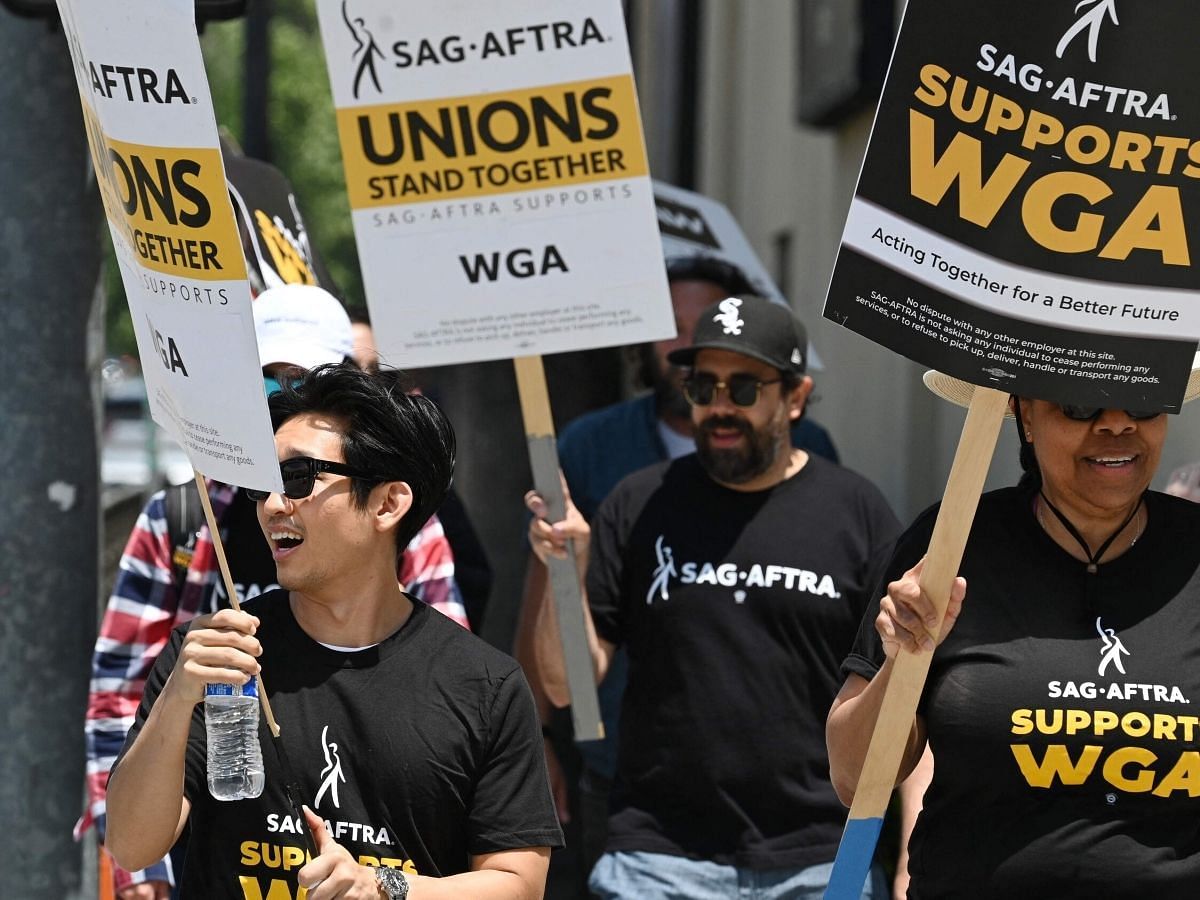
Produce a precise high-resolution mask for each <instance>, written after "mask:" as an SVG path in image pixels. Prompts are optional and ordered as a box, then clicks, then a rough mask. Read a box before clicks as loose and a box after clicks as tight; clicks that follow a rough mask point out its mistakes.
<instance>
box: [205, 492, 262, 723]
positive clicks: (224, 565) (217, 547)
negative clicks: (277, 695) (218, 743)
mask: <svg viewBox="0 0 1200 900" xmlns="http://www.w3.org/2000/svg"><path fill="white" fill-rule="evenodd" d="M193 473H194V474H195V477H196V490H197V491H199V493H200V505H201V506H203V507H204V520H205V521H206V522H207V523H208V534H209V537H210V538H211V540H212V545H213V550H214V551H216V554H217V565H218V566H220V568H221V579H222V581H223V582H224V584H225V594H226V596H228V597H229V605H230V606H232V607H233V608H234V609H236V610H238V611H239V612H240V611H241V609H242V605H241V603H240V602H239V601H238V595H237V589H236V588H235V587H234V584H233V576H232V575H231V574H230V573H229V562H228V560H227V559H226V558H225V543H224V541H222V540H221V531H220V529H219V528H217V517H216V516H215V515H214V514H213V508H212V501H211V500H209V499H208V485H207V484H206V483H205V481H204V476H203V475H202V474H201V473H200V470H199V469H193ZM258 698H259V701H260V702H261V703H262V710H263V715H264V716H266V719H267V727H268V728H270V729H271V734H272V735H273V736H274V737H279V723H278V722H276V721H275V714H274V713H273V712H271V701H270V700H268V699H267V689H266V687H265V686H264V685H263V680H262V673H261V672H259V673H258Z"/></svg>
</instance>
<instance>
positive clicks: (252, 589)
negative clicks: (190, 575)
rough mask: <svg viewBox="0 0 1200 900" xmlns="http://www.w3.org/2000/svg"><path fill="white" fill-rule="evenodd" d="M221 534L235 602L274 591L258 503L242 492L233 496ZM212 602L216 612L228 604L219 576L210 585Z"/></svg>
mask: <svg viewBox="0 0 1200 900" xmlns="http://www.w3.org/2000/svg"><path fill="white" fill-rule="evenodd" d="M221 531H222V533H223V534H224V535H225V544H224V546H225V559H226V561H227V562H228V563H229V574H230V575H232V576H233V586H234V588H236V589H237V592H238V602H239V603H245V602H246V601H247V600H251V599H253V598H255V597H257V596H258V595H259V594H265V593H266V592H267V591H273V590H277V589H278V588H279V585H278V584H277V583H276V581H275V579H276V578H277V577H278V576H277V574H276V568H275V560H274V559H273V558H272V557H271V547H270V545H269V544H268V543H267V539H266V538H265V537H264V536H263V533H262V528H261V527H260V526H259V524H258V504H256V503H254V502H253V501H252V500H250V499H249V498H247V497H246V493H245V491H241V490H239V491H237V493H235V494H234V495H233V502H232V503H230V505H229V508H228V509H227V510H225V515H224V516H222V518H221ZM213 602H214V608H216V609H224V608H226V607H228V606H229V605H230V603H229V598H228V597H226V596H225V581H224V579H222V578H220V577H218V578H217V579H216V584H215V585H214V586H213Z"/></svg>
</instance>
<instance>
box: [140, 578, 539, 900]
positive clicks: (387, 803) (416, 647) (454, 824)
mask: <svg viewBox="0 0 1200 900" xmlns="http://www.w3.org/2000/svg"><path fill="white" fill-rule="evenodd" d="M413 607H414V608H413V613H412V616H411V617H410V618H409V620H408V622H406V623H405V625H404V627H403V628H401V629H400V630H399V631H397V632H396V633H395V634H393V635H392V636H391V637H389V638H388V639H387V640H385V641H383V642H382V643H380V644H378V645H377V646H375V647H372V648H369V649H365V650H359V651H356V652H352V653H342V652H338V651H335V650H330V649H329V648H327V647H324V646H322V645H321V644H318V643H317V642H315V641H313V640H312V638H310V637H309V636H308V635H307V634H305V632H304V631H303V630H301V628H300V626H299V625H298V624H297V623H296V620H295V618H294V617H293V616H292V612H291V606H290V603H289V602H288V594H287V592H285V591H273V592H271V593H268V594H263V595H262V596H260V597H258V598H256V599H254V600H252V601H250V602H248V603H247V604H246V606H245V609H246V610H247V611H249V612H252V613H254V615H256V616H258V617H259V619H260V621H261V626H260V628H259V630H258V637H259V640H260V641H261V642H262V645H263V655H262V656H261V657H260V662H261V663H262V667H263V677H264V679H265V681H266V686H267V690H268V692H269V697H270V699H271V706H272V710H273V711H274V713H275V718H276V720H277V721H278V723H279V726H280V731H281V736H280V740H282V741H283V744H284V747H285V749H286V751H287V755H288V757H289V759H290V760H291V764H292V768H293V770H294V772H295V775H296V778H297V780H298V783H299V785H300V788H301V794H302V796H303V798H304V802H306V803H307V804H308V805H309V806H310V807H312V808H313V809H314V810H315V811H316V812H318V813H319V814H320V815H321V816H322V817H323V818H324V819H325V820H326V823H327V824H326V827H327V828H329V830H330V834H331V835H332V836H333V838H334V839H335V840H337V842H338V843H340V844H342V845H343V846H344V847H346V848H347V849H348V850H349V851H350V852H351V854H352V855H354V856H355V857H356V858H357V859H358V860H359V861H360V862H362V863H366V864H384V865H390V866H393V867H396V868H402V869H404V870H405V871H408V872H415V873H417V874H420V875H436V876H444V875H453V874H456V873H459V872H465V871H468V870H469V867H470V866H469V857H470V856H471V855H474V854H482V853H490V852H495V851H500V850H511V849H519V848H523V847H542V846H552V847H556V846H561V845H562V832H561V830H560V829H559V827H558V820H557V817H556V815H555V811H554V806H553V803H552V801H551V799H550V790H549V785H548V779H547V777H546V768H545V762H544V757H543V754H542V738H541V733H540V731H539V728H538V722H537V717H536V714H535V710H534V707H533V699H532V696H531V694H530V692H529V688H528V686H527V685H526V683H525V679H524V677H523V676H522V674H521V671H520V669H519V668H518V667H517V664H516V663H515V662H514V661H513V660H512V659H510V658H509V657H507V656H505V655H504V654H502V653H500V652H499V651H498V650H495V649H493V648H492V647H490V646H489V645H487V644H486V643H484V642H483V641H481V640H480V639H479V638H477V637H475V636H474V635H472V634H470V633H469V632H468V631H466V630H465V629H463V628H460V627H459V626H458V625H456V624H455V623H454V622H451V621H450V620H449V619H447V618H446V617H445V616H442V615H440V614H439V613H437V612H436V611H434V610H431V609H430V608H429V607H427V606H426V605H425V604H423V603H421V602H420V601H417V600H414V601H413ZM186 627H187V626H181V627H180V628H179V629H176V630H175V632H174V633H173V634H172V636H171V642H170V644H169V645H168V647H167V648H166V649H165V650H164V651H163V653H162V655H161V656H159V658H158V662H157V663H156V664H155V667H154V670H153V672H152V674H151V676H150V678H149V680H148V681H147V684H146V693H145V695H144V697H143V699H142V705H141V707H140V709H139V710H138V714H137V721H136V724H135V726H134V728H133V731H132V732H131V733H130V736H129V739H128V740H127V742H126V747H128V746H129V745H130V744H131V743H132V742H133V740H134V739H135V738H136V737H137V735H138V733H139V732H140V730H141V727H142V725H143V723H144V722H145V719H146V715H147V713H148V711H149V709H150V706H151V705H152V704H153V702H154V698H155V697H157V696H158V694H159V692H160V691H161V690H162V686H163V684H164V683H165V681H166V678H167V675H169V674H170V671H171V668H172V667H173V666H174V664H175V660H176V658H177V656H178V651H179V646H180V644H181V643H182V639H183V635H184V633H185V631H186ZM259 734H260V739H261V741H262V746H263V761H264V763H265V768H266V787H265V789H264V790H263V794H262V796H261V797H259V798H257V799H254V800H239V801H232V802H230V801H218V800H214V799H213V798H212V797H211V796H210V795H209V793H208V786H207V780H206V767H205V739H204V705H203V704H198V705H197V706H196V712H195V715H194V718H193V720H192V732H191V736H190V738H189V741H188V750H187V774H186V784H185V794H186V796H187V797H188V799H189V800H190V801H191V804H192V812H191V818H190V820H189V822H190V830H191V837H190V839H189V843H188V850H187V862H186V865H185V871H184V875H183V881H182V885H183V896H184V897H185V898H200V900H224V898H229V900H245V898H246V897H263V898H266V897H293V896H295V894H296V872H297V871H298V869H299V868H300V866H302V865H303V864H304V858H305V850H304V849H303V848H304V839H303V833H302V832H301V830H300V829H301V827H302V825H301V824H300V823H299V820H297V819H296V818H295V817H294V816H292V814H291V810H290V808H289V806H288V803H287V796H286V794H285V792H284V787H283V779H282V776H281V774H280V769H279V765H278V759H277V756H276V754H275V752H274V750H273V749H272V746H271V740H272V738H271V735H270V731H269V730H268V729H267V727H266V723H265V721H263V720H262V719H261V718H260V727H259ZM118 764H119V763H118ZM284 885H286V886H287V887H286V889H285V887H284ZM284 890H287V891H288V892H287V893H284V892H283V891H284Z"/></svg>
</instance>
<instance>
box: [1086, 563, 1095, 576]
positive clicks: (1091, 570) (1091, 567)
mask: <svg viewBox="0 0 1200 900" xmlns="http://www.w3.org/2000/svg"><path fill="white" fill-rule="evenodd" d="M1087 570H1088V574H1089V575H1095V574H1096V564H1095V563H1088V567H1087Z"/></svg>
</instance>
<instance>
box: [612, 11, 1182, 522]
mask: <svg viewBox="0 0 1200 900" xmlns="http://www.w3.org/2000/svg"><path fill="white" fill-rule="evenodd" d="M702 9H703V15H702V16H701V22H700V41H701V46H700V52H699V70H700V73H701V82H700V85H699V90H698V91H697V92H696V93H697V97H698V104H699V112H698V128H697V133H698V140H697V141H696V147H695V150H696V154H697V160H696V172H697V179H696V186H695V187H696V190H699V191H702V192H704V193H706V194H709V195H710V196H712V197H714V198H716V199H718V200H721V201H722V202H724V203H726V204H727V205H728V206H729V208H730V209H731V210H732V211H733V214H734V215H735V216H736V217H737V218H738V220H739V221H740V223H741V224H742V227H743V228H744V229H745V231H746V233H747V235H748V236H749V238H750V241H751V243H752V244H753V245H754V247H755V249H756V250H757V251H758V252H759V254H760V255H761V256H762V258H763V260H764V261H765V262H766V263H767V264H768V266H769V267H770V268H772V270H773V271H774V272H775V274H776V275H777V276H779V275H781V274H782V275H783V280H784V281H786V282H787V283H786V284H783V285H781V287H783V289H784V291H785V293H787V294H788V297H789V299H790V300H791V302H792V306H793V307H794V308H795V310H796V311H797V313H798V314H799V316H800V317H801V319H803V320H804V322H805V324H806V325H807V326H808V328H809V332H810V335H811V337H812V340H813V342H814V345H815V347H816V349H817V353H818V355H819V356H820V358H821V360H822V361H823V363H824V365H825V371H823V372H814V373H813V375H814V379H815V380H816V383H817V386H816V394H817V396H818V398H819V400H818V402H817V403H816V404H815V405H814V406H813V407H812V415H813V417H814V418H816V419H817V420H818V421H820V422H821V423H822V424H823V425H825V426H826V427H828V428H829V430H830V431H831V432H832V434H833V436H834V440H835V441H836V442H837V445H838V448H839V450H840V451H841V453H842V458H843V462H844V463H845V464H846V465H847V466H849V467H850V468H853V469H855V470H857V471H859V472H861V473H862V474H864V475H866V476H867V477H869V478H870V479H871V480H872V481H874V482H875V483H876V484H878V485H879V487H880V488H881V489H882V490H883V491H884V493H885V494H886V495H887V497H888V499H889V500H890V501H891V502H892V504H893V506H894V507H895V509H896V512H897V514H898V515H899V516H900V517H901V518H902V519H905V520H907V519H909V518H911V517H913V516H914V515H916V514H917V513H918V512H920V511H921V510H922V509H923V508H925V507H926V506H927V505H929V504H930V503H933V502H936V501H937V500H938V499H939V498H940V496H941V493H942V490H943V488H944V486H945V482H946V477H947V475H948V474H949V471H950V464H951V462H952V460H953V455H954V450H955V448H956V446H957V443H958V435H959V432H960V430H961V428H962V422H963V419H964V417H965V412H964V411H963V410H961V409H959V408H957V407H954V406H951V405H950V404H948V403H945V402H943V401H941V400H939V399H938V398H936V397H934V396H933V395H932V394H930V393H929V392H928V391H927V390H926V389H925V387H924V386H923V385H922V383H921V379H920V376H921V372H922V367H921V366H918V365H917V364H916V363H913V362H911V361H909V360H907V359H904V358H902V357H900V356H898V355H897V354H894V353H892V352H891V351H888V350H885V349H884V348H882V347H880V346H878V345H876V344H873V343H871V342H870V341H868V340H866V339H865V338H862V337H860V336H858V335H857V334H854V333H852V332H850V331H847V330H846V329H844V328H840V327H839V326H837V325H834V324H833V323H832V322H829V321H826V320H825V319H823V318H822V317H821V309H822V307H823V305H824V302H825V291H826V288H827V286H828V283H829V277H830V274H831V272H832V270H833V264H834V260H835V258H836V255H837V250H838V245H839V242H840V239H841V232H842V226H843V224H844V221H845V216H846V211H847V209H848V208H849V204H850V199H851V197H852V196H853V193H854V187H855V184H856V182H857V179H858V171H859V167H860V165H861V160H862V155H863V152H864V150H865V148H866V144H867V138H868V136H869V133H870V129H871V122H872V118H873V116H874V109H873V107H872V108H870V109H866V110H864V111H862V112H859V113H857V114H854V115H852V116H851V117H849V118H848V119H846V120H844V121H842V122H841V123H839V124H838V125H837V126H835V127H831V128H821V129H817V128H810V127H805V126H802V125H799V124H797V121H796V118H795V109H796V102H795V100H796V97H795V91H796V90H797V77H796V72H797V68H798V65H797V55H796V54H797V49H798V47H799V44H800V35H799V20H800V16H799V14H798V9H797V2H796V0H759V2H754V3H733V2H728V0H706V2H704V3H703V6H702ZM631 22H632V23H634V25H635V27H638V28H646V27H648V26H652V25H654V24H655V23H654V22H653V21H651V20H650V18H649V17H647V16H643V17H641V18H640V19H638V18H635V17H631ZM660 27H661V26H660ZM664 37H665V33H664ZM634 40H635V44H636V45H637V46H639V47H640V48H643V49H642V52H640V53H639V54H638V59H639V62H640V63H641V70H640V71H639V72H638V78H639V84H640V85H641V86H642V87H641V90H640V95H641V97H642V104H643V109H642V114H643V118H644V120H645V122H646V130H647V135H648V140H649V141H650V143H651V146H652V147H653V146H654V144H655V142H656V141H661V140H664V139H665V138H664V136H663V135H662V134H661V129H658V128H656V124H657V123H658V122H659V110H658V108H657V106H658V104H661V103H662V102H664V101H663V99H662V92H661V91H656V90H654V89H651V90H646V83H647V82H648V81H649V82H650V83H651V84H655V83H656V80H657V79H659V78H661V76H660V75H657V74H656V73H655V70H654V67H655V65H657V64H659V61H660V60H661V61H663V62H668V61H669V60H670V59H671V54H669V53H655V52H651V51H650V50H647V49H645V48H655V47H656V46H661V43H658V44H656V41H655V39H654V36H653V35H650V36H647V35H644V34H640V33H639V34H637V35H636V36H635V38H634ZM664 121H665V119H664ZM652 158H655V157H654V156H653V153H652ZM654 174H655V175H656V176H659V172H655V173H654ZM668 180H669V176H668ZM1197 406H1200V404H1198V405H1197ZM1171 432H1172V433H1171V437H1170V438H1169V439H1168V441H1167V448H1166V451H1165V453H1164V456H1163V462H1162V466H1161V467H1160V472H1159V476H1158V478H1157V479H1156V480H1155V486H1156V487H1161V486H1162V485H1164V484H1165V482H1166V476H1167V475H1168V474H1169V473H1170V471H1171V470H1172V469H1173V468H1175V467H1176V466H1178V465H1181V464H1183V463H1184V462H1188V461H1191V460H1193V459H1200V411H1198V410H1197V409H1190V408H1188V409H1185V412H1184V413H1183V414H1182V415H1180V416H1177V417H1173V418H1172V421H1171ZM1019 472H1020V469H1019V467H1018V465H1017V439H1016V434H1015V431H1014V430H1013V426H1012V425H1011V424H1006V425H1005V427H1004V428H1003V429H1002V431H1001V434H1000V439H999V442H998V445H997V451H996V455H995V457H994V460H993V463H992V470H991V475H990V477H989V480H988V487H989V488H991V487H999V486H1003V485H1007V484H1013V483H1015V482H1016V480H1017V477H1018V475H1019Z"/></svg>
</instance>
